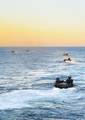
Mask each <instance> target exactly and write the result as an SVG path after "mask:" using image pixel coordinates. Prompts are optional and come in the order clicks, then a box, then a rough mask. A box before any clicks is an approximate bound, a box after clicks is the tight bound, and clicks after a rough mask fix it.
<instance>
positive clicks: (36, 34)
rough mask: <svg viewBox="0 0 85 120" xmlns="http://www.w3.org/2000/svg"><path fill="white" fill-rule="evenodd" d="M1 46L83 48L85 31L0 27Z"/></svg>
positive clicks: (16, 26)
mask: <svg viewBox="0 0 85 120" xmlns="http://www.w3.org/2000/svg"><path fill="white" fill-rule="evenodd" d="M0 28H1V29H0V46H76V45H77V46H82V45H85V30H84V29H81V28H80V27H79V28H74V29H73V28H71V27H69V28H65V27H62V28H59V27H58V28H57V29H56V28H41V27H38V28H36V27H34V28H33V27H32V26H30V27H29V26H28V27H27V26H22V25H21V26H18V25H13V24H1V25H0Z"/></svg>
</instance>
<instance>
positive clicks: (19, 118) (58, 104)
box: [0, 47, 85, 120]
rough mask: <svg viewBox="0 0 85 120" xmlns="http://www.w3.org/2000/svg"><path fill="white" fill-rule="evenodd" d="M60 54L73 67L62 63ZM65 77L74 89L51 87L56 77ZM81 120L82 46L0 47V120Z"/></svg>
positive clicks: (84, 93) (84, 108)
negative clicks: (69, 55)
mask: <svg viewBox="0 0 85 120" xmlns="http://www.w3.org/2000/svg"><path fill="white" fill-rule="evenodd" d="M12 50H15V53H12V52H11V51H12ZM27 50H29V51H27ZM64 52H68V53H70V54H71V56H72V58H73V59H74V61H75V62H74V63H73V64H66V63H63V53H64ZM68 75H71V76H72V77H73V79H74V84H75V87H74V88H69V89H58V88H54V87H53V84H54V82H55V78H56V77H57V76H59V77H61V79H63V78H64V79H65V77H66V76H68ZM84 119H85V48H84V47H82V48H81V47H80V48H72V47H71V48H62V47H61V48H56V47H54V48H52V47H49V48H0V120H84Z"/></svg>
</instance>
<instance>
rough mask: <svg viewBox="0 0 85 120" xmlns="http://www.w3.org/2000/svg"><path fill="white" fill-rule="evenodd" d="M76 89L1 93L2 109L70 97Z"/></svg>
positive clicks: (0, 108) (0, 106) (0, 102)
mask: <svg viewBox="0 0 85 120" xmlns="http://www.w3.org/2000/svg"><path fill="white" fill-rule="evenodd" d="M74 91H75V90H74V89H73V88H69V89H68V90H66V89H58V88H53V89H51V90H15V91H12V92H8V93H3V94H1V95H0V110H5V109H14V108H23V107H32V106H31V105H30V102H35V101H42V100H44V101H45V100H49V99H51V100H52V99H56V100H59V101H60V100H66V99H69V97H68V96H71V95H72V93H73V92H74Z"/></svg>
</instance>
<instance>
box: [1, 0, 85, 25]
mask: <svg viewBox="0 0 85 120" xmlns="http://www.w3.org/2000/svg"><path fill="white" fill-rule="evenodd" d="M0 19H2V20H8V21H12V22H15V23H18V24H28V25H29V24H32V25H42V26H43V25H45V26H56V25H61V26H66V25H67V26H72V25H73V26H74V25H79V26H83V25H84V24H85V0H0Z"/></svg>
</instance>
